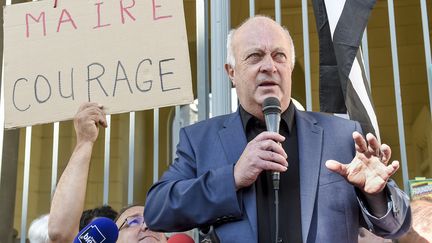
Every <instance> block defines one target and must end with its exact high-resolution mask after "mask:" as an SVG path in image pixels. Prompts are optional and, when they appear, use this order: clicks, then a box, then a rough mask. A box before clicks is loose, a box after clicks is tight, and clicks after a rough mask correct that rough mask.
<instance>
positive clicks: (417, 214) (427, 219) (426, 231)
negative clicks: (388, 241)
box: [397, 199, 432, 243]
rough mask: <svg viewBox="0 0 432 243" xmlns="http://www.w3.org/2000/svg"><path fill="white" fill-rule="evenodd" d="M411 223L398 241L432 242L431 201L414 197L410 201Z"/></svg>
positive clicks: (401, 242) (403, 242) (412, 242)
mask: <svg viewBox="0 0 432 243" xmlns="http://www.w3.org/2000/svg"><path fill="white" fill-rule="evenodd" d="M411 212H412V225H411V228H410V230H409V231H408V233H407V234H406V235H404V236H402V237H401V238H400V239H399V240H398V241H397V242H398V243H414V242H415V243H432V201H431V200H430V199H416V200H414V201H412V202H411Z"/></svg>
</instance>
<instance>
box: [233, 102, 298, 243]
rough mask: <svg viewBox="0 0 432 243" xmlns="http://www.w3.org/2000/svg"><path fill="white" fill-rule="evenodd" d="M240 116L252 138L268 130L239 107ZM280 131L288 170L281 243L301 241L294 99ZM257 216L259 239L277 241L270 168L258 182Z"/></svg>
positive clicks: (283, 181) (282, 203)
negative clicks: (286, 156)
mask: <svg viewBox="0 0 432 243" xmlns="http://www.w3.org/2000/svg"><path fill="white" fill-rule="evenodd" d="M240 116H241V119H242V123H243V128H244V129H245V133H246V138H247V140H248V142H249V141H251V140H252V139H254V138H255V137H256V136H257V135H258V134H259V133H261V132H263V131H266V127H265V123H264V121H260V120H258V119H257V118H255V117H254V116H252V115H251V114H249V113H248V112H247V111H245V110H244V109H243V107H241V106H240ZM279 133H280V134H281V135H282V136H284V137H285V141H283V142H282V147H283V148H284V150H285V152H286V153H287V155H288V170H287V171H286V172H283V173H281V176H280V189H279V238H280V240H282V241H280V240H279V242H284V243H300V242H302V234H301V210H300V176H299V155H298V141H297V127H296V123H295V110H294V105H293V103H292V102H291V103H290V105H289V106H288V109H286V110H285V111H284V112H283V113H282V114H281V122H280V128H279ZM255 187H256V200H257V201H256V202H257V216H258V242H259V243H271V242H275V224H276V223H275V206H274V198H275V197H274V190H273V182H272V177H271V171H263V172H261V174H260V175H259V176H258V179H257V180H256V181H255Z"/></svg>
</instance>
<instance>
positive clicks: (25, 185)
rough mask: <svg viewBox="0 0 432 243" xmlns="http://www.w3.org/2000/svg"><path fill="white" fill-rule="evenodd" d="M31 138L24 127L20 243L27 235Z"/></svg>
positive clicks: (29, 132)
mask: <svg viewBox="0 0 432 243" xmlns="http://www.w3.org/2000/svg"><path fill="white" fill-rule="evenodd" d="M31 136H32V127H31V126H28V127H26V139H25V155H24V178H23V189H22V190H23V194H22V207H21V240H20V242H21V243H25V242H26V238H27V236H26V234H27V209H28V195H29V182H30V155H31Z"/></svg>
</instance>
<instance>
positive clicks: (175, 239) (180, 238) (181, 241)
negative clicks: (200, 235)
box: [167, 233, 194, 243]
mask: <svg viewBox="0 0 432 243" xmlns="http://www.w3.org/2000/svg"><path fill="white" fill-rule="evenodd" d="M167 243H194V240H193V239H192V238H191V237H190V236H189V235H187V234H184V233H179V234H175V235H172V236H171V237H170V238H169V239H168V241H167Z"/></svg>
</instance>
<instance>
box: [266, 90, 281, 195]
mask: <svg viewBox="0 0 432 243" xmlns="http://www.w3.org/2000/svg"><path fill="white" fill-rule="evenodd" d="M262 111H263V113H264V119H265V123H266V127H267V131H269V132H276V133H279V123H280V113H281V106H280V102H279V100H278V99H277V98H276V97H268V98H266V99H265V100H264V102H263V104H262ZM272 179H273V186H274V187H275V189H279V180H280V172H278V171H274V172H272Z"/></svg>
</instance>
